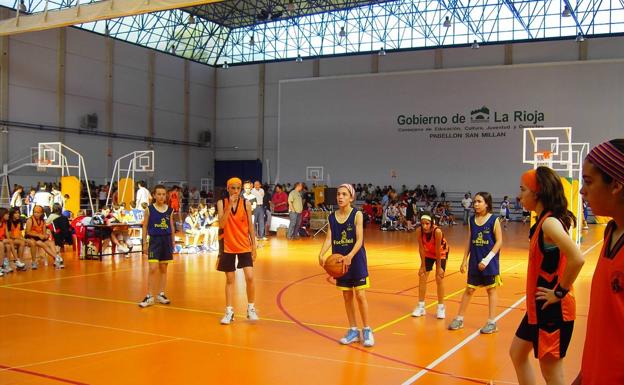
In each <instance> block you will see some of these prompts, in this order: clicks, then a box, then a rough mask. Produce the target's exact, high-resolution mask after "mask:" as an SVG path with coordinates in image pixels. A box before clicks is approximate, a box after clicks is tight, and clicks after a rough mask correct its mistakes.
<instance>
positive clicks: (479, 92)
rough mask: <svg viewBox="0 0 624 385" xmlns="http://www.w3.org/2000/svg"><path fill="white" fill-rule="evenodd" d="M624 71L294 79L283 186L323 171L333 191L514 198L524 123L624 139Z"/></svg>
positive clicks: (617, 66) (585, 138) (622, 65)
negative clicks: (351, 187)
mask: <svg viewBox="0 0 624 385" xmlns="http://www.w3.org/2000/svg"><path fill="white" fill-rule="evenodd" d="M623 73H624V61H622V60H611V61H594V62H574V63H556V64H548V65H544V64H541V65H514V66H496V67H487V68H485V67H481V68H473V69H449V70H428V71H416V72H400V73H385V74H371V75H353V76H343V77H328V78H313V79H301V80H285V81H282V82H280V85H279V117H278V138H277V142H278V172H277V175H279V179H280V180H279V182H282V183H286V182H291V183H292V182H294V181H301V180H305V176H306V174H305V173H306V167H307V166H310V165H315V166H319V167H323V169H324V170H325V172H326V173H327V174H331V175H332V182H333V183H334V184H340V183H344V182H350V183H372V184H375V185H387V184H391V185H393V186H395V187H398V186H400V185H402V184H405V185H407V186H410V187H414V186H416V185H417V184H421V185H423V184H427V185H430V184H434V185H436V187H438V189H442V190H445V191H447V192H449V191H457V192H460V191H473V192H474V191H481V190H485V191H490V192H492V193H494V194H496V195H512V194H515V192H516V191H517V188H518V187H517V186H518V178H519V175H520V174H521V173H522V172H523V171H524V170H525V169H526V165H523V164H522V129H523V128H524V127H560V126H565V127H572V128H573V140H574V141H578V142H589V143H600V142H602V141H604V140H607V139H611V138H614V137H616V136H621V129H622V124H621V122H623V121H624V109H622V108H621V102H620V101H621V100H624V76H622V74H623ZM388 170H392V172H390V173H389V172H388Z"/></svg>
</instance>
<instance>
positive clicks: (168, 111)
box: [8, 28, 216, 186]
mask: <svg viewBox="0 0 624 385" xmlns="http://www.w3.org/2000/svg"><path fill="white" fill-rule="evenodd" d="M65 31H66V49H65V52H66V55H65V70H66V72H65V93H64V94H63V95H62V98H63V100H64V102H65V110H64V111H65V126H66V127H70V128H79V127H80V121H81V118H82V116H84V115H85V114H88V113H94V112H95V113H97V114H98V118H99V119H98V120H99V122H98V125H99V127H98V130H99V131H106V127H107V124H108V120H109V119H111V121H112V130H113V132H114V133H121V134H131V135H140V136H147V135H148V116H149V102H148V95H149V57H150V55H152V54H154V51H152V50H148V49H146V48H142V47H139V46H136V45H132V44H127V43H124V42H120V41H114V47H113V67H112V73H113V77H112V84H113V99H112V110H113V112H112V117H109V116H108V115H107V112H106V100H107V84H108V78H107V66H108V51H107V45H106V39H105V38H104V37H102V36H99V35H96V34H93V33H89V32H86V31H81V30H79V29H74V28H67V29H65ZM59 35H60V33H59V31H58V30H52V31H44V32H36V33H30V34H22V35H15V36H11V38H10V40H9V116H8V120H10V121H17V122H25V123H34V124H44V125H51V126H58V125H59V124H60V123H59V109H58V106H57V98H58V94H57V79H58V47H59ZM188 65H189V79H190V86H189V91H190V108H189V110H190V111H189V126H190V129H189V141H192V142H197V141H198V137H199V133H200V132H202V131H211V132H212V133H213V138H214V136H215V135H214V134H215V132H214V130H215V127H214V118H215V105H216V104H215V90H214V87H215V84H214V71H215V70H214V69H213V68H211V67H209V66H205V65H201V64H198V63H193V62H191V63H189V64H188ZM184 67H185V62H184V60H182V59H180V58H177V57H174V56H171V55H167V54H163V53H155V60H154V111H153V114H154V136H155V137H159V138H165V139H177V140H183V139H184V73H185V70H184ZM59 138H60V134H58V133H54V132H41V131H33V130H28V129H23V128H17V127H9V156H8V157H9V161H10V162H13V161H16V160H18V159H21V158H23V157H25V156H27V155H28V153H29V152H30V148H31V147H36V146H37V143H38V142H43V141H58V140H59ZM64 143H65V144H66V145H68V146H70V147H72V148H74V149H76V150H77V151H79V152H81V153H82V155H83V156H84V158H85V163H86V166H87V172H88V175H89V178H90V179H93V180H95V181H96V182H98V183H102V182H103V181H104V180H105V179H110V172H111V171H112V170H109V162H110V163H112V162H113V161H114V160H115V159H117V158H118V157H120V156H122V155H125V154H127V153H129V152H132V151H136V150H146V149H148V146H147V143H146V142H145V141H133V140H121V139H115V140H113V141H112V148H111V151H110V154H109V153H108V138H103V137H95V136H87V135H75V134H66V135H65V139H64ZM154 150H155V151H156V171H155V173H154V180H162V179H166V180H185V179H186V177H185V173H186V167H185V152H186V151H187V150H188V152H189V160H190V166H189V173H190V177H189V179H190V180H189V182H190V183H191V184H192V185H195V186H199V181H200V178H204V177H212V174H213V168H214V154H213V150H212V148H211V147H201V148H198V147H193V148H188V149H187V148H186V147H184V146H175V145H165V144H156V145H155V146H154ZM21 162H23V161H21ZM19 163H20V162H17V163H14V164H12V166H15V165H17V164H19ZM55 174H58V172H56V173H55V172H52V171H51V172H47V173H45V174H40V173H37V172H36V171H35V170H34V168H23V169H21V170H19V171H18V172H16V173H15V174H14V175H12V176H11V182H12V183H21V184H25V185H27V186H28V185H31V184H33V183H35V182H36V181H37V180H53V179H54V178H53V176H54V175H55ZM137 177H138V178H147V175H141V174H137Z"/></svg>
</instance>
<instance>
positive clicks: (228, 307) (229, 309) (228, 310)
mask: <svg viewBox="0 0 624 385" xmlns="http://www.w3.org/2000/svg"><path fill="white" fill-rule="evenodd" d="M225 311H226V312H228V313H234V308H233V307H232V306H226V307H225Z"/></svg>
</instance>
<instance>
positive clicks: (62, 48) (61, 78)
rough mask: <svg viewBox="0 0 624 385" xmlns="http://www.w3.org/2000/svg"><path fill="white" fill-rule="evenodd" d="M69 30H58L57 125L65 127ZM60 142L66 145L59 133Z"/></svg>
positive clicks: (62, 135) (63, 136) (61, 134)
mask: <svg viewBox="0 0 624 385" xmlns="http://www.w3.org/2000/svg"><path fill="white" fill-rule="evenodd" d="M66 58H67V30H66V29H65V28H59V29H58V49H57V50H56V64H57V65H56V111H57V115H58V122H57V125H58V126H59V127H65V74H66V73H67V65H66V60H67V59H66ZM59 142H61V143H65V133H64V132H63V131H61V132H59Z"/></svg>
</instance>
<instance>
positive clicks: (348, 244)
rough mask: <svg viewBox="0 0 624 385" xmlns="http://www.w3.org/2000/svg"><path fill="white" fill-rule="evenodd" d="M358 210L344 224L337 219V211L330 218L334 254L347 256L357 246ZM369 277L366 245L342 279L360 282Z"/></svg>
mask: <svg viewBox="0 0 624 385" xmlns="http://www.w3.org/2000/svg"><path fill="white" fill-rule="evenodd" d="M356 213H357V210H356V209H352V210H351V213H350V214H349V216H348V217H347V220H345V221H344V222H343V223H340V222H338V220H337V219H336V211H334V212H333V213H331V215H330V216H329V226H330V229H331V233H332V254H341V255H347V254H349V253H350V252H351V250H353V246H355V241H356V239H355V214H356ZM366 277H368V267H367V262H366V250H365V249H364V243H362V247H361V248H360V250H358V252H357V253H356V254H355V256H353V259H352V260H351V266H349V270H348V271H347V273H346V274H345V275H344V276H342V277H341V279H343V280H344V279H350V280H358V279H362V278H366Z"/></svg>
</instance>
